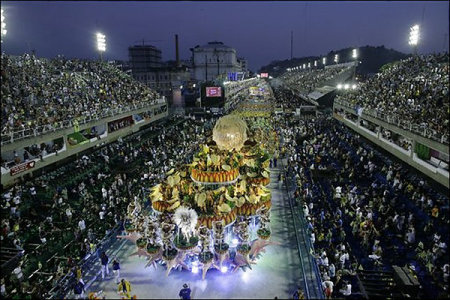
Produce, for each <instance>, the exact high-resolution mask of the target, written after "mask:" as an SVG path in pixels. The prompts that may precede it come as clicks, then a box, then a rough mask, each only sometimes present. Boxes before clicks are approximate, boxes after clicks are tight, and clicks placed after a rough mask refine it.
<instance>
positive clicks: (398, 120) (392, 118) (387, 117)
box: [334, 98, 449, 145]
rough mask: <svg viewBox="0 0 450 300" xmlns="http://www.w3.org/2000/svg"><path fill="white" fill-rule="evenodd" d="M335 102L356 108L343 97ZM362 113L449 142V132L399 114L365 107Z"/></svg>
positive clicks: (421, 134) (418, 133)
mask: <svg viewBox="0 0 450 300" xmlns="http://www.w3.org/2000/svg"><path fill="white" fill-rule="evenodd" d="M334 102H335V103H337V104H339V105H341V106H344V107H347V108H350V109H352V110H354V108H355V106H354V105H352V104H350V103H349V102H348V101H345V100H343V99H337V98H336V99H334ZM362 115H367V116H370V117H373V118H376V119H379V120H381V121H384V122H386V123H389V124H392V125H394V126H397V127H399V128H401V129H404V130H406V131H410V132H412V133H415V134H417V135H420V136H422V137H424V138H427V139H431V140H433V141H436V142H439V143H441V144H445V145H448V144H449V136H448V134H443V133H440V132H437V131H436V130H433V129H429V128H426V127H424V126H423V125H419V124H416V123H413V122H411V121H407V120H405V119H404V118H402V117H400V116H398V115H395V114H393V113H383V112H380V111H377V110H375V109H368V108H364V110H363V111H362Z"/></svg>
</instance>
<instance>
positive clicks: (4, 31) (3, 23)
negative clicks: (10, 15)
mask: <svg viewBox="0 0 450 300" xmlns="http://www.w3.org/2000/svg"><path fill="white" fill-rule="evenodd" d="M1 17H2V19H1V20H2V28H1V30H2V31H1V42H2V43H3V36H4V35H6V32H7V30H6V23H5V16H4V15H3V8H2V14H1Z"/></svg>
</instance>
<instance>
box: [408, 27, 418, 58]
mask: <svg viewBox="0 0 450 300" xmlns="http://www.w3.org/2000/svg"><path fill="white" fill-rule="evenodd" d="M419 30H420V28H419V25H417V24H416V25H414V26H412V27H411V28H410V32H409V42H408V44H409V45H410V46H413V47H414V53H416V52H417V44H419V37H420V32H419Z"/></svg>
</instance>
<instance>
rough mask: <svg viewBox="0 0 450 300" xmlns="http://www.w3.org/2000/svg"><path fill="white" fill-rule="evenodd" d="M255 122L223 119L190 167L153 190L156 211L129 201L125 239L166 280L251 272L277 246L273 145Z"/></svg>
mask: <svg viewBox="0 0 450 300" xmlns="http://www.w3.org/2000/svg"><path fill="white" fill-rule="evenodd" d="M249 124H250V126H248V125H247V122H245V121H244V120H242V119H241V118H240V117H239V116H238V115H227V116H224V117H222V118H220V119H219V120H218V121H217V122H216V124H215V126H214V129H213V135H212V139H211V140H210V141H209V142H207V143H206V144H204V145H202V146H201V147H200V151H198V152H197V153H195V154H194V155H193V159H192V162H191V163H190V164H188V165H185V166H183V167H181V168H179V169H177V170H175V169H172V170H170V171H169V172H168V173H167V174H166V178H165V180H164V181H163V182H161V183H160V184H158V185H156V186H154V187H153V188H151V190H150V193H149V195H148V198H149V199H147V200H149V202H150V203H151V205H150V209H144V208H143V207H144V206H145V205H144V203H141V202H140V201H139V200H138V198H135V200H134V201H132V202H131V203H130V204H129V206H128V211H127V216H126V221H125V226H124V227H125V231H126V233H127V235H125V236H119V237H120V238H125V239H128V240H130V241H133V242H134V243H136V247H137V250H136V252H134V253H133V254H132V255H139V256H145V257H146V258H147V263H146V266H147V267H148V266H155V268H156V267H157V264H162V265H165V267H166V275H169V274H170V272H171V271H172V270H174V269H185V270H189V271H191V272H193V273H199V272H200V270H201V272H202V278H203V279H205V276H206V273H207V271H208V270H209V269H211V268H216V269H218V270H220V271H221V272H224V273H225V272H228V271H230V272H236V271H238V270H239V269H240V268H242V269H244V271H245V270H246V268H251V265H252V264H255V263H256V259H257V258H258V257H259V255H260V253H261V252H264V251H265V250H264V248H265V247H266V246H267V245H270V244H274V243H273V242H271V241H270V237H271V230H270V208H271V192H270V190H269V189H268V188H267V186H268V185H269V183H270V171H269V169H268V168H269V161H270V155H269V152H268V151H267V150H266V148H265V147H264V146H263V144H264V143H263V142H267V140H265V141H264V140H262V139H264V138H266V136H264V135H263V134H261V133H260V132H259V131H260V130H261V126H263V125H262V123H259V124H256V123H255V122H253V121H249ZM264 126H269V124H267V123H264ZM269 131H270V130H269ZM258 132H259V133H258ZM252 237H254V238H253V239H252Z"/></svg>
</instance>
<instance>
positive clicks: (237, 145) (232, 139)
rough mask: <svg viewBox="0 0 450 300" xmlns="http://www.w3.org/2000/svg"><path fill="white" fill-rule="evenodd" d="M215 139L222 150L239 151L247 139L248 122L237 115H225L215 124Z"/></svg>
mask: <svg viewBox="0 0 450 300" xmlns="http://www.w3.org/2000/svg"><path fill="white" fill-rule="evenodd" d="M213 140H214V141H215V142H216V144H217V147H219V149H220V150H229V151H230V150H233V149H235V150H237V151H239V150H241V148H242V147H243V146H244V143H245V141H246V140H247V123H246V122H245V121H244V120H242V119H241V118H239V117H238V116H236V115H227V116H224V117H222V118H220V119H219V120H217V122H216V125H215V126H214V129H213Z"/></svg>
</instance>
